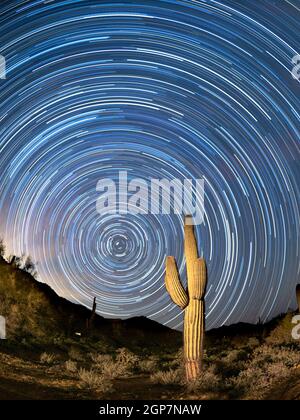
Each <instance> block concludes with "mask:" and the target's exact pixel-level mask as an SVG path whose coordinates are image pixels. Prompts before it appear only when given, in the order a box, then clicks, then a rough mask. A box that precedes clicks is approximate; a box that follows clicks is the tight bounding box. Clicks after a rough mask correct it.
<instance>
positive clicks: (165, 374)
mask: <svg viewBox="0 0 300 420" xmlns="http://www.w3.org/2000/svg"><path fill="white" fill-rule="evenodd" d="M182 379H183V378H182V371H181V369H175V370H168V371H159V372H156V373H154V374H153V375H151V376H150V381H151V382H153V383H154V384H162V385H179V384H181V383H182Z"/></svg>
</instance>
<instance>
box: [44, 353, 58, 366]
mask: <svg viewBox="0 0 300 420" xmlns="http://www.w3.org/2000/svg"><path fill="white" fill-rule="evenodd" d="M55 359H56V357H55V355H54V354H52V353H46V352H44V353H42V354H41V355H40V362H41V363H44V364H46V365H51V364H52V363H53V362H54V361H55Z"/></svg>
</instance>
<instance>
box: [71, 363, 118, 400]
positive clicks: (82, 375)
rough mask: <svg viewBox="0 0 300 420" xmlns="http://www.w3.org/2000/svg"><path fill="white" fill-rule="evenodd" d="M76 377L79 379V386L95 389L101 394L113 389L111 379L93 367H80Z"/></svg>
mask: <svg viewBox="0 0 300 420" xmlns="http://www.w3.org/2000/svg"><path fill="white" fill-rule="evenodd" d="M78 378H79V380H80V384H79V386H80V388H86V389H88V390H91V391H97V392H98V393H101V394H102V393H107V392H110V391H111V390H112V389H113V385H112V382H111V380H109V378H107V377H106V376H105V375H101V374H99V373H98V372H97V371H95V370H93V369H91V370H87V369H83V368H80V369H79V371H78Z"/></svg>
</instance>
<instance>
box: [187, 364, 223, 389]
mask: <svg viewBox="0 0 300 420" xmlns="http://www.w3.org/2000/svg"><path fill="white" fill-rule="evenodd" d="M185 385H186V388H187V390H188V391H197V392H199V391H201V392H217V391H220V390H222V389H223V388H224V386H223V382H222V378H221V376H220V375H218V374H217V373H216V370H215V367H214V366H209V367H207V368H206V369H205V370H203V372H202V373H201V375H200V376H199V378H197V380H195V381H193V382H189V383H186V384H185Z"/></svg>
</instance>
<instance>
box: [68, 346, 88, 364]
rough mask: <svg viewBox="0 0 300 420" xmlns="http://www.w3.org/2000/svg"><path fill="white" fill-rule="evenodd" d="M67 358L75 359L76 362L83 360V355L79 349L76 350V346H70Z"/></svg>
mask: <svg viewBox="0 0 300 420" xmlns="http://www.w3.org/2000/svg"><path fill="white" fill-rule="evenodd" d="M68 355H69V358H70V359H71V360H75V361H76V362H83V361H84V360H85V357H84V356H83V354H82V353H81V351H80V350H78V349H77V348H76V347H71V348H70V350H69V351H68Z"/></svg>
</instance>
